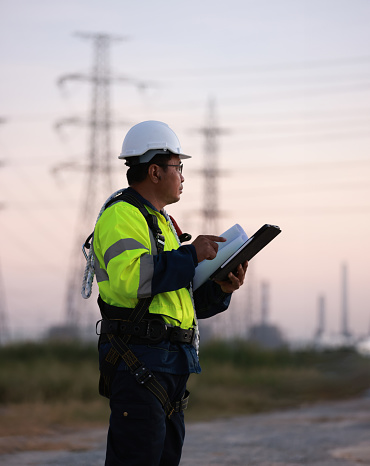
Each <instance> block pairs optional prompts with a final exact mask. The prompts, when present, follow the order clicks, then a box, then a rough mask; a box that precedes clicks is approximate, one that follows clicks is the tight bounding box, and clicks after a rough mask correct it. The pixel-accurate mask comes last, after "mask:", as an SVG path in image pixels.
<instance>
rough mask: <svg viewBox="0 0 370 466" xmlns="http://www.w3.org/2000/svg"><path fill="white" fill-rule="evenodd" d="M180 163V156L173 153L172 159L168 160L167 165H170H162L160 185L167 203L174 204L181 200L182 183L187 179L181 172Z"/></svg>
mask: <svg viewBox="0 0 370 466" xmlns="http://www.w3.org/2000/svg"><path fill="white" fill-rule="evenodd" d="M180 163H181V161H180V157H179V156H178V155H173V156H172V157H171V159H170V160H169V161H168V162H166V165H169V166H167V167H166V168H165V167H160V168H161V171H160V173H161V179H160V182H159V185H158V187H159V188H160V193H161V196H162V200H163V202H165V205H168V204H173V203H174V202H178V201H179V200H180V196H181V194H182V188H183V186H182V185H183V182H184V181H185V178H184V177H183V176H182V173H181V172H180ZM173 165H174V166H173Z"/></svg>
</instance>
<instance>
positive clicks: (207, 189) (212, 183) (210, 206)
mask: <svg viewBox="0 0 370 466" xmlns="http://www.w3.org/2000/svg"><path fill="white" fill-rule="evenodd" d="M198 131H199V132H200V133H202V134H203V135H204V138H205V139H204V167H203V170H202V173H203V176H204V183H203V189H204V192H203V209H202V217H203V227H202V230H203V232H204V233H208V234H219V233H220V232H219V231H218V228H219V226H218V221H219V217H220V210H219V187H218V178H219V176H220V172H219V169H218V150H219V146H218V136H220V135H221V134H225V133H227V130H225V129H223V128H220V127H219V126H217V122H216V113H215V101H214V99H210V100H209V103H208V115H207V121H206V126H204V127H203V128H200V129H199V130H198Z"/></svg>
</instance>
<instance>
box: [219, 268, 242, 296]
mask: <svg viewBox="0 0 370 466" xmlns="http://www.w3.org/2000/svg"><path fill="white" fill-rule="evenodd" d="M247 268H248V261H245V262H244V264H239V265H238V268H237V269H236V274H235V275H234V274H233V273H232V272H230V273H229V275H228V280H225V281H222V282H220V281H216V283H217V284H219V285H220V287H221V290H222V291H223V292H224V293H232V292H233V291H236V290H238V289H239V288H240V287H241V286H242V285H243V283H244V279H245V274H246V272H247Z"/></svg>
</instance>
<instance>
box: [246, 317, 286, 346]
mask: <svg viewBox="0 0 370 466" xmlns="http://www.w3.org/2000/svg"><path fill="white" fill-rule="evenodd" d="M248 341H250V342H251V343H253V344H256V345H258V346H261V347H262V348H267V349H277V348H281V347H283V346H286V342H285V341H284V338H283V335H282V333H281V331H280V330H279V328H278V327H276V326H275V325H270V324H265V323H262V324H258V325H253V326H252V327H251V329H250V330H249V334H248Z"/></svg>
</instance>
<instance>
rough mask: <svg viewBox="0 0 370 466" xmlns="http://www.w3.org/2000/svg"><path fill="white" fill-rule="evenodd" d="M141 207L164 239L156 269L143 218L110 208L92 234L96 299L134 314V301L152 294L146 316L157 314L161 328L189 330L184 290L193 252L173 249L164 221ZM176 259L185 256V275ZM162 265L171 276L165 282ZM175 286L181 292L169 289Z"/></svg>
mask: <svg viewBox="0 0 370 466" xmlns="http://www.w3.org/2000/svg"><path fill="white" fill-rule="evenodd" d="M145 207H146V208H147V210H148V211H149V213H151V214H154V215H156V217H157V218H158V224H159V227H160V229H161V230H162V234H163V235H164V237H165V248H164V252H163V253H162V254H163V255H164V256H163V257H161V258H160V259H161V261H160V262H161V265H160V266H157V264H158V259H159V257H158V256H156V245H155V241H154V238H153V235H152V233H151V231H150V230H149V227H148V224H147V222H146V220H145V218H144V216H143V215H142V214H141V213H140V211H139V210H138V209H137V208H136V207H134V206H132V205H131V204H128V203H126V202H122V201H120V202H117V203H115V204H113V205H112V206H110V207H108V208H107V209H106V211H105V212H103V214H102V215H101V217H100V219H99V221H98V222H97V224H96V227H95V231H94V239H93V248H94V253H95V273H96V279H97V282H98V285H99V292H100V296H101V298H102V299H103V301H105V302H106V303H108V304H111V305H114V306H119V307H126V308H134V307H135V305H136V303H137V301H138V298H144V297H148V296H151V295H152V294H155V296H154V299H153V301H152V304H151V305H150V308H149V311H150V312H151V313H154V314H161V316H162V317H163V319H164V320H165V321H166V322H167V323H170V324H173V325H180V326H181V327H182V328H190V327H191V326H192V325H193V319H194V308H193V303H192V300H191V297H190V293H189V291H188V289H187V288H186V286H188V285H189V283H190V281H191V280H192V278H193V275H194V271H195V266H196V263H195V264H194V261H193V258H192V257H191V256H192V252H191V249H190V248H193V246H190V245H189V246H181V247H180V248H179V245H178V242H177V239H176V237H175V236H174V234H173V232H172V229H171V226H170V223H169V222H168V221H167V220H166V218H165V217H164V215H162V214H161V213H160V212H158V211H156V210H153V209H151V208H150V207H148V206H145ZM186 248H187V249H186ZM189 251H190V252H189ZM162 254H161V256H162ZM181 254H182V255H183V257H185V256H188V259H187V260H186V263H187V264H191V265H190V267H189V266H187V267H185V269H187V270H186V273H185V272H184V270H183V268H182V265H180V264H179V263H177V262H176V263H174V261H173V256H174V255H181ZM167 255H168V256H167ZM171 257H172V261H171ZM166 259H167V260H166ZM167 262H168V267H171V273H170V274H169V273H168V271H167V276H166V277H165V270H164V269H165V267H166V264H167ZM161 274H163V278H164V279H163V280H161ZM169 275H170V280H168V276H169ZM165 278H166V279H165ZM161 281H162V283H161ZM179 283H181V288H179V289H177V287H176V286H175V284H176V285H177V286H178V284H179ZM153 284H154V285H153ZM163 287H164V288H165V289H161V288H163ZM157 293H158V294H157Z"/></svg>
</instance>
